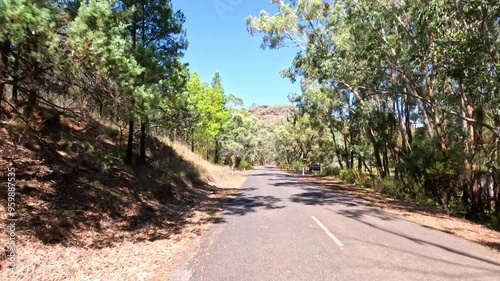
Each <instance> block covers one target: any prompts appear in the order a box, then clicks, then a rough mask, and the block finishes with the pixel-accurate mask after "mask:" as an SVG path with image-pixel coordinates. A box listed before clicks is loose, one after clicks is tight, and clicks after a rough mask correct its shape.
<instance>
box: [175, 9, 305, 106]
mask: <svg viewBox="0 0 500 281" xmlns="http://www.w3.org/2000/svg"><path fill="white" fill-rule="evenodd" d="M172 4H173V6H174V8H175V9H180V10H181V11H182V12H183V13H184V14H185V15H186V23H185V28H186V30H187V37H188V40H189V48H188V50H187V51H186V55H185V57H184V61H186V62H189V65H190V69H191V70H192V71H193V70H194V71H197V72H198V73H199V74H200V76H201V78H202V79H203V80H204V81H206V82H210V81H211V79H212V76H213V73H214V72H215V71H219V72H220V73H221V75H222V82H223V85H224V88H225V90H226V92H227V93H231V94H234V95H236V96H238V97H241V98H243V100H244V102H245V105H244V106H245V107H248V106H250V105H251V104H252V103H256V104H267V105H276V104H284V103H288V94H289V93H300V83H299V82H295V83H292V82H291V81H290V80H288V79H284V78H281V77H280V75H279V73H278V72H279V70H281V69H283V68H286V67H288V66H289V65H290V63H291V61H292V59H293V57H294V56H295V54H296V53H297V52H298V51H299V50H298V49H296V48H283V49H279V50H269V49H266V50H263V49H261V48H260V44H261V42H262V38H261V36H259V35H257V36H254V37H251V36H250V35H249V34H248V32H247V30H246V21H245V20H246V18H247V16H249V15H253V16H257V15H259V13H260V11H261V10H266V11H268V12H270V13H271V12H275V11H276V7H275V6H273V5H271V4H270V0H172Z"/></svg>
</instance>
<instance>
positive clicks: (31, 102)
mask: <svg viewBox="0 0 500 281" xmlns="http://www.w3.org/2000/svg"><path fill="white" fill-rule="evenodd" d="M37 98H38V93H37V91H36V90H34V89H31V90H30V91H29V96H28V103H27V104H26V110H25V111H24V114H25V116H30V115H31V114H32V113H33V109H34V108H35V106H36V102H37Z"/></svg>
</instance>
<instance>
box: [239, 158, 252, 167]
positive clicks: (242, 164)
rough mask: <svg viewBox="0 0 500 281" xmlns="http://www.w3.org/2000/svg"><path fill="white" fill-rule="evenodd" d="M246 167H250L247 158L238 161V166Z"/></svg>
mask: <svg viewBox="0 0 500 281" xmlns="http://www.w3.org/2000/svg"><path fill="white" fill-rule="evenodd" d="M248 167H250V163H249V162H248V161H247V160H245V159H243V160H241V161H240V168H242V169H247V168H248Z"/></svg>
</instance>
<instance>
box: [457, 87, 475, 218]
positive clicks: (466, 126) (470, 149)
mask: <svg viewBox="0 0 500 281" xmlns="http://www.w3.org/2000/svg"><path fill="white" fill-rule="evenodd" d="M459 90H460V93H461V97H460V101H461V111H462V117H466V118H473V115H474V110H473V108H472V104H471V103H470V101H469V100H468V99H467V96H466V94H465V92H464V90H463V85H462V81H460V83H459ZM462 129H463V130H464V137H463V149H464V173H463V177H464V178H463V189H464V192H465V190H466V189H468V191H469V192H468V194H469V195H470V214H469V215H470V216H471V217H473V218H475V217H477V215H478V212H479V200H480V199H479V196H480V194H479V185H478V182H477V170H478V169H477V168H478V167H477V163H476V161H475V160H474V154H475V148H474V145H475V139H474V126H473V125H472V124H470V123H469V122H467V121H465V120H462Z"/></svg>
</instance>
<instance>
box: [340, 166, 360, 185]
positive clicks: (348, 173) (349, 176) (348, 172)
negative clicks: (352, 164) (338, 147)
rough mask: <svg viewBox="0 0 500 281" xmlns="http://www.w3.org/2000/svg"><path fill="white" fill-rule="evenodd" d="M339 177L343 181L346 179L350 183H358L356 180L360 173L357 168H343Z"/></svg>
mask: <svg viewBox="0 0 500 281" xmlns="http://www.w3.org/2000/svg"><path fill="white" fill-rule="evenodd" d="M339 178H340V179H341V180H342V181H345V182H348V183H356V180H357V179H358V178H359V174H358V172H357V171H356V170H352V169H342V170H340V173H339Z"/></svg>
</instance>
